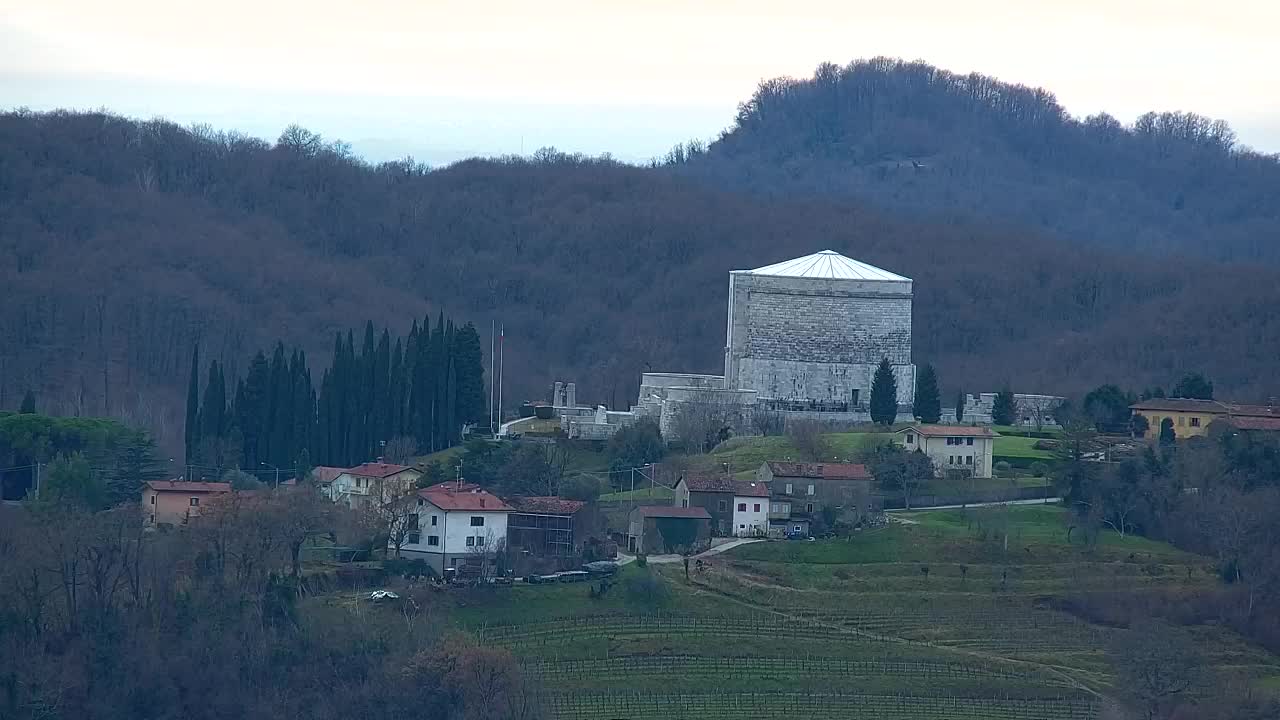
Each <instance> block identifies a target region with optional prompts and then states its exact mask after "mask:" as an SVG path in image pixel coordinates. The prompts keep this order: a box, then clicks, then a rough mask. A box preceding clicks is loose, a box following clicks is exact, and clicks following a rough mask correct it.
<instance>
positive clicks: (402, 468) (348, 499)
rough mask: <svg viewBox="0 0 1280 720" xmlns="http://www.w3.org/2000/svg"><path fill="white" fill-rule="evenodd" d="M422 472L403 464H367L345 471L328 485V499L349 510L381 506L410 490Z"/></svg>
mask: <svg viewBox="0 0 1280 720" xmlns="http://www.w3.org/2000/svg"><path fill="white" fill-rule="evenodd" d="M420 477H422V472H421V471H419V470H416V469H414V468H411V467H409V466H407V465H394V464H392V463H384V462H371V463H364V464H363V465H357V466H355V467H353V468H347V469H346V470H343V471H342V472H340V473H338V474H337V476H336V477H334V479H333V482H332V483H331V484H330V485H329V497H330V498H331V499H332V500H333V501H334V502H338V503H342V504H344V505H346V506H347V507H349V508H352V509H355V508H360V507H369V506H370V505H374V504H377V505H382V504H385V503H387V502H389V501H390V500H391V498H392V497H395V496H396V495H404V494H406V493H408V492H410V491H412V490H413V488H414V485H416V484H417V482H418V478H420Z"/></svg>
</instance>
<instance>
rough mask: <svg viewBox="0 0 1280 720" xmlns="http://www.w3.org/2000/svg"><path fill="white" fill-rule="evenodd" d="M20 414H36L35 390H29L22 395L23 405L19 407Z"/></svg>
mask: <svg viewBox="0 0 1280 720" xmlns="http://www.w3.org/2000/svg"><path fill="white" fill-rule="evenodd" d="M18 414H20V415H35V414H36V394H35V393H34V392H32V391H30V390H28V391H27V394H25V395H23V396H22V405H21V406H20V407H19V408H18Z"/></svg>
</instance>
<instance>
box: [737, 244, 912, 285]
mask: <svg viewBox="0 0 1280 720" xmlns="http://www.w3.org/2000/svg"><path fill="white" fill-rule="evenodd" d="M736 272H741V273H746V274H748V275H773V276H777V277H799V278H814V279H820V280H890V281H902V282H910V281H911V278H907V277H903V276H901V275H898V274H895V273H891V272H889V271H888V270H882V269H880V268H878V267H876V266H874V265H868V264H866V263H864V262H858V261H857V260H854V259H852V258H847V257H845V256H843V255H841V254H840V253H838V252H836V251H834V250H822V251H821V252H816V253H814V254H812V255H805V256H804V257H798V258H796V259H794V260H786V261H784V262H780V263H774V264H773V265H765V266H764V267H759V268H756V269H755V270H738V271H736Z"/></svg>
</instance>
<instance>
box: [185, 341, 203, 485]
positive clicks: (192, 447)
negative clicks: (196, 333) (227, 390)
mask: <svg viewBox="0 0 1280 720" xmlns="http://www.w3.org/2000/svg"><path fill="white" fill-rule="evenodd" d="M183 439H184V440H185V444H186V456H185V457H186V459H187V463H188V464H190V462H191V460H192V459H193V458H195V456H196V446H197V445H199V444H200V343H196V344H195V346H194V347H193V348H192V350H191V377H190V379H189V381H188V382H187V422H186V427H185V428H183Z"/></svg>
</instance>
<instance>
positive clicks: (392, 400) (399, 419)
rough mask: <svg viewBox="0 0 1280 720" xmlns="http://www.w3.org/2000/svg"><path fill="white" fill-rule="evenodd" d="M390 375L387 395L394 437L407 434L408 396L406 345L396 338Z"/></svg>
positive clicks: (391, 431) (391, 430) (391, 432)
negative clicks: (405, 372) (405, 363)
mask: <svg viewBox="0 0 1280 720" xmlns="http://www.w3.org/2000/svg"><path fill="white" fill-rule="evenodd" d="M390 375H391V377H390V379H389V380H388V381H387V383H388V390H387V395H388V398H389V405H390V410H391V416H390V418H389V422H390V431H389V432H390V434H391V435H392V436H400V435H404V434H405V427H404V411H405V401H406V400H407V397H406V396H407V394H408V392H407V391H408V388H407V387H406V384H405V378H404V344H403V343H401V342H400V338H396V347H395V349H394V350H392V351H391V370H390Z"/></svg>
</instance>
